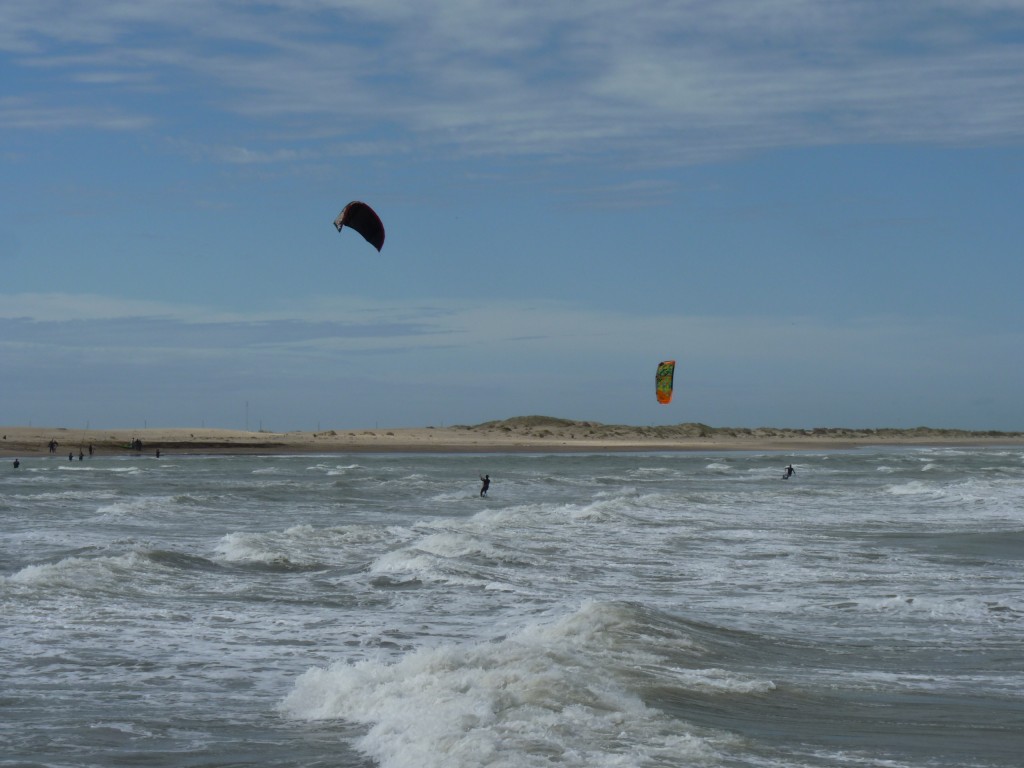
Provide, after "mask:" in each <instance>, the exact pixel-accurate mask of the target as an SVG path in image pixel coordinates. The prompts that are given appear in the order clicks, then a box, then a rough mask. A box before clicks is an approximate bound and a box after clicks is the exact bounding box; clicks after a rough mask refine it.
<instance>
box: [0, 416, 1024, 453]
mask: <svg viewBox="0 0 1024 768" xmlns="http://www.w3.org/2000/svg"><path fill="white" fill-rule="evenodd" d="M0 435H2V439H0V455H2V456H8V457H31V456H45V455H48V454H49V453H50V450H49V447H48V446H49V443H50V441H56V443H57V447H56V450H55V452H54V453H55V455H57V456H61V457H64V456H68V455H69V454H71V455H73V456H74V458H76V459H77V458H78V455H79V452H80V451H81V452H82V453H83V454H84V455H86V456H88V455H89V449H90V446H91V448H92V452H93V455H114V454H131V453H142V454H150V455H155V454H156V452H157V451H160V452H161V455H172V454H178V455H202V454H243V453H244V454H295V453H359V452H437V453H502V452H560V453H564V452H579V453H587V452H600V451H694V450H701V451H709V450H710V451H716V450H721V451H750V450H753V451H792V450H812V449H818V448H820V449H841V448H856V447H858V446H865V445H992V446H997V445H1024V433H1022V432H970V431H964V430H954V429H936V428H926V427H919V428H915V429H884V428H882V429H844V428H816V429H786V428H774V427H759V428H731V427H710V426H707V425H704V424H693V423H687V424H677V425H671V426H656V427H637V426H627V425H614V424H600V423H598V422H589V421H571V420H568V419H558V418H553V417H546V416H523V417H516V418H511V419H504V420H501V421H490V422H485V423H483V424H476V425H467V426H462V425H455V426H448V427H420V428H381V429H372V430H369V429H353V430H347V429H328V430H324V431H319V432H264V431H261V432H247V431H244V430H231V429H207V428H174V429H161V428H149V429H89V430H86V429H72V428H66V427H0ZM134 441H141V450H138V448H137V447H136V448H134V449H133V447H132V444H133V442H134ZM137 445H138V444H136V446H137Z"/></svg>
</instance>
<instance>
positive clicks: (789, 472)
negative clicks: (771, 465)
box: [782, 464, 796, 480]
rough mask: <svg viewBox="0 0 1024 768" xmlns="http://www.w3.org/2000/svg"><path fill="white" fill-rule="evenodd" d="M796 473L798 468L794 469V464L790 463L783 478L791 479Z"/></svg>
mask: <svg viewBox="0 0 1024 768" xmlns="http://www.w3.org/2000/svg"><path fill="white" fill-rule="evenodd" d="M795 474H796V470H795V469H793V465H792V464H790V465H789V466H788V467H786V471H785V472H783V473H782V479H783V480H789V478H791V477H792V476H793V475H795Z"/></svg>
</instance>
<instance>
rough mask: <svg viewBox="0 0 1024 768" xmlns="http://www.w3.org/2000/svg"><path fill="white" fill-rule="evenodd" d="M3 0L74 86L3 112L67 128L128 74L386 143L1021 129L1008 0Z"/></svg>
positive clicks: (18, 121) (123, 105) (805, 138)
mask: <svg viewBox="0 0 1024 768" xmlns="http://www.w3.org/2000/svg"><path fill="white" fill-rule="evenodd" d="M14 5H16V6H20V7H14V8H12V7H10V6H7V7H5V8H4V9H0V29H4V30H5V31H4V32H0V51H2V52H3V56H4V58H6V59H7V60H8V65H13V66H15V67H19V68H22V69H23V70H26V71H27V70H33V72H34V74H35V75H36V76H37V77H45V78H46V79H47V82H48V83H49V84H50V85H51V86H57V85H60V84H63V85H64V86H66V87H68V88H70V87H71V84H72V83H75V84H77V85H78V86H80V87H83V88H86V89H88V90H89V91H90V92H89V94H88V96H89V99H90V103H91V104H93V106H92V107H91V108H86V106H85V105H84V104H78V105H77V106H76V105H75V102H74V101H73V102H72V103H71V105H70V106H69V107H67V108H66V111H64V108H62V107H61V106H60V105H59V104H57V103H54V102H53V101H52V99H50V98H49V97H48V96H46V95H41V94H38V93H23V94H19V95H18V98H17V99H16V100H12V99H11V98H7V99H5V100H4V102H0V116H2V117H4V118H5V119H4V122H5V124H6V126H7V128H8V129H11V128H34V127H39V126H46V127H58V126H59V124H60V117H61V115H62V114H63V115H64V119H65V126H66V127H81V126H82V125H84V124H91V125H92V126H93V127H96V128H98V129H103V130H125V129H136V130H139V129H144V128H147V127H149V126H150V125H152V124H153V123H154V122H156V121H158V120H160V119H161V115H159V114H158V110H159V107H158V106H156V105H154V104H152V103H149V102H147V101H146V100H145V99H144V98H141V97H140V94H139V92H140V91H142V92H145V91H146V90H147V89H157V90H163V91H164V92H166V93H171V94H173V93H174V92H175V90H176V89H180V88H194V87H196V86H199V87H201V88H203V89H206V90H209V92H210V95H211V98H210V99H207V100H206V102H207V105H206V106H205V107H202V108H203V109H207V110H211V111H221V112H223V113H226V114H233V115H235V116H238V117H241V118H243V119H248V120H255V121H265V122H266V123H267V125H268V128H269V127H272V126H275V125H276V127H277V128H281V127H282V126H284V125H286V126H287V128H288V131H289V132H290V134H291V135H292V136H301V135H302V132H303V131H304V130H308V131H309V135H311V136H316V137H317V138H321V139H323V138H334V139H337V138H338V137H341V136H352V135H358V134H360V133H363V132H367V131H369V130H371V129H375V130H378V132H379V131H380V130H381V129H387V130H388V131H389V132H391V133H392V134H393V135H394V141H395V142H396V146H404V145H405V142H407V141H408V139H409V138H410V137H415V138H416V140H417V141H418V142H421V143H428V144H433V145H435V146H438V147H448V148H452V149H453V151H460V152H466V153H474V154H479V153H484V154H495V155H508V154H535V155H558V154H562V153H571V154H592V153H597V152H607V153H611V154H613V155H614V154H616V153H631V154H633V153H636V152H637V149H638V148H643V149H646V151H648V152H651V153H656V154H657V155H658V158H659V161H660V162H665V161H680V162H684V161H688V160H695V159H702V158H707V157H714V156H723V155H730V154H735V153H740V152H745V151H750V150H755V149H760V148H765V147H773V146H791V145H794V144H804V145H807V144H810V145H814V144H829V143H838V142H847V141H865V140H866V141H877V142H901V141H926V142H937V143H963V142H971V143H974V142H978V143H989V142H1000V141H1005V140H1007V139H1008V138H1010V137H1019V136H1020V135H1021V132H1022V128H1021V125H1022V120H1021V117H1022V115H1024V88H1020V87H1019V86H1020V84H1021V78H1022V76H1021V72H1024V51H1022V49H1021V47H1020V46H1019V45H1015V44H1014V43H1013V38H1014V36H1013V34H1012V31H1013V29H1014V28H1015V26H1016V29H1017V30H1018V34H1019V30H1020V29H1021V27H1022V12H1021V9H1020V7H1019V4H1015V3H1009V2H1004V3H1000V2H988V3H980V4H970V6H969V7H965V4H959V3H945V4H943V3H939V4H936V3H924V2H909V3H902V4H898V5H897V6H896V7H893V4H889V3H878V2H869V1H868V0H862V1H857V0H853V1H852V2H849V3H819V2H809V1H808V2H801V3H796V4H794V3H793V2H788V1H787V2H781V0H780V1H779V2H762V3H750V2H741V1H740V0H725V1H723V2H720V3H716V4H714V5H711V6H709V5H708V4H704V3H685V2H684V3H654V4H646V5H645V6H644V7H643V8H641V9H638V10H637V11H636V12H633V13H628V14H624V13H622V10H623V4H622V3H621V2H611V1H610V0H609V1H607V2H595V3H587V4H585V5H584V4H580V5H567V4H547V3H540V2H536V3H520V4H516V5H515V6H514V7H513V6H509V7H504V8H500V9H494V8H490V7H489V8H484V7H482V6H480V5H479V4H478V3H471V2H450V1H445V2H442V1H441V0H436V1H435V2H416V3H413V2H392V3H383V4H375V3H365V2H328V1H326V0H325V1H323V2H314V1H311V2H293V1H289V0H278V2H268V3H264V4H261V5H260V6H259V8H256V7H252V6H245V5H225V4H210V3H181V2H159V1H157V0H153V1H151V2H145V3H140V4H132V5H126V4H101V5H99V6H97V5H96V4H94V3H86V2H78V1H77V0H72V1H71V2H62V3H60V4H59V6H60V7H59V12H58V9H57V7H56V5H57V4H53V3H48V2H39V3H34V4H14ZM1007 30H1009V32H1008V31H1007ZM69 48H70V49H73V55H71V54H69V53H68V49H69ZM62 56H64V57H66V58H62ZM143 86H145V87H143ZM1013 94H1016V96H1014V95H1013ZM214 95H216V98H212V97H213V96H214ZM325 118H331V120H332V121H333V122H332V124H333V125H334V126H335V127H334V129H333V130H334V135H333V137H331V136H324V135H323V132H324V127H323V125H324V119H325ZM164 119H167V116H164ZM178 119H179V120H181V119H182V118H181V117H180V116H179V118H178ZM267 152H268V154H267V155H266V157H269V158H272V159H275V160H276V161H279V162H289V161H292V160H294V156H293V155H292V154H290V153H289V152H286V151H279V150H273V149H271V150H267ZM226 159H227V160H229V161H230V160H231V158H230V157H227V158H226ZM236 160H237V158H236Z"/></svg>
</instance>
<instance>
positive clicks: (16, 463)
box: [14, 459, 21, 469]
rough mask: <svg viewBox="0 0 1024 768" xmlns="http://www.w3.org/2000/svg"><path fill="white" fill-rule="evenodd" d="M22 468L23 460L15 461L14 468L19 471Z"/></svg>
mask: <svg viewBox="0 0 1024 768" xmlns="http://www.w3.org/2000/svg"><path fill="white" fill-rule="evenodd" d="M20 466H21V460H20V459H15V460H14V468H15V469H17V468H18V467H20Z"/></svg>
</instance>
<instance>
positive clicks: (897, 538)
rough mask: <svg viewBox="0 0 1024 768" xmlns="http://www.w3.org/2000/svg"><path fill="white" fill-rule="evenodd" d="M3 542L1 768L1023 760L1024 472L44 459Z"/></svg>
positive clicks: (748, 456) (895, 466)
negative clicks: (485, 485)
mask: <svg viewBox="0 0 1024 768" xmlns="http://www.w3.org/2000/svg"><path fill="white" fill-rule="evenodd" d="M788 463H792V464H793V465H794V467H795V468H796V475H795V477H793V478H792V479H790V480H782V477H781V476H782V469H783V467H784V466H785V465H786V464H788ZM485 472H486V473H489V474H490V475H491V478H492V480H493V483H492V485H491V490H490V496H489V498H487V499H481V498H480V497H479V495H478V491H479V482H478V481H477V477H478V475H480V474H481V473H485ZM0 519H2V521H3V525H2V533H0V606H2V610H0V630H2V634H0V642H2V651H0V765H2V766H116V765H125V766H137V765H146V766H157V767H160V766H213V765H217V766H229V765H230V766H243V765H260V766H341V767H343V768H349V767H353V768H354V767H356V766H358V767H360V768H369V767H370V766H381V767H382V768H432V767H434V766H438V767H440V766H445V767H446V768H459V767H460V766H465V767H467V768H468V767H469V766H502V767H503V768H527V767H531V768H532V767H534V766H536V767H540V766H544V767H548V766H580V767H581V768H583V767H584V766H585V767H587V768H602V767H604V766H617V767H618V766H766V767H768V766H770V767H776V766H779V767H781V766H787V767H790V766H792V767H796V766H825V767H833V766H835V767H841V768H863V767H864V766H885V768H904V767H910V766H913V767H915V768H918V767H919V768H936V767H939V768H941V767H944V766H957V767H958V768H959V767H961V766H973V767H978V768H986V767H990V766H1014V767H1017V766H1020V765H1021V764H1022V761H1024V450H1022V449H1020V448H1012V449H952V448H942V449H937V448H914V449H885V450H875V449H862V450H855V451H846V452H829V453H824V452H814V453H811V452H804V453H791V454H757V453H706V454H702V453H671V454H665V453H661V454H604V455H597V454H594V455H564V454H563V455H504V454H497V455H423V454H403V455H367V454H361V455H330V456H292V457H205V458H200V457H167V456H165V457H163V458H161V459H156V458H153V457H122V458H93V459H86V460H85V461H81V462H79V461H74V462H68V461H66V460H63V461H62V460H59V459H49V458H46V459H44V458H38V459H29V460H24V461H23V462H22V465H21V467H20V468H19V469H16V470H15V469H13V468H12V467H11V465H10V464H9V463H6V462H5V465H0Z"/></svg>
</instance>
